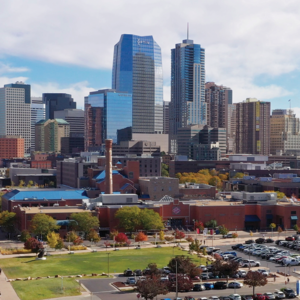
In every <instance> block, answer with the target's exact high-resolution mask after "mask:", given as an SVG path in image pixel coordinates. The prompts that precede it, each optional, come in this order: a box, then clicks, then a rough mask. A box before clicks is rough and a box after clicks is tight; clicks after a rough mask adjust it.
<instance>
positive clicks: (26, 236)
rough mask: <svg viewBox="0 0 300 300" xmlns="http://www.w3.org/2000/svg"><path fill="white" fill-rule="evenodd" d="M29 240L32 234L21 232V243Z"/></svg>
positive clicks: (26, 231) (25, 231)
mask: <svg viewBox="0 0 300 300" xmlns="http://www.w3.org/2000/svg"><path fill="white" fill-rule="evenodd" d="M29 238H31V235H30V232H29V231H28V230H23V231H22V232H21V236H20V241H22V242H24V243H25V242H26V241H27V240H28V239H29Z"/></svg>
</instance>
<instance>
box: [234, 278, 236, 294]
mask: <svg viewBox="0 0 300 300" xmlns="http://www.w3.org/2000/svg"><path fill="white" fill-rule="evenodd" d="M235 292H236V279H234V293H235Z"/></svg>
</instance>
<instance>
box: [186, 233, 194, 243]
mask: <svg viewBox="0 0 300 300" xmlns="http://www.w3.org/2000/svg"><path fill="white" fill-rule="evenodd" d="M185 239H186V241H187V242H189V243H192V242H193V241H194V239H193V238H192V237H191V236H190V235H189V236H187V237H186V238H185Z"/></svg>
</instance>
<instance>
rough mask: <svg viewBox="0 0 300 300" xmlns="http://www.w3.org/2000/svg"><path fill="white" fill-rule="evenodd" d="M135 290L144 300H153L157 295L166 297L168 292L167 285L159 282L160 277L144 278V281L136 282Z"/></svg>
mask: <svg viewBox="0 0 300 300" xmlns="http://www.w3.org/2000/svg"><path fill="white" fill-rule="evenodd" d="M136 290H137V292H138V293H140V295H141V298H144V299H145V300H148V299H153V298H154V297H156V296H157V295H166V294H167V293H168V292H169V291H168V288H167V285H166V284H165V283H164V282H161V280H160V277H153V278H151V277H146V279H144V280H138V282H137V284H136Z"/></svg>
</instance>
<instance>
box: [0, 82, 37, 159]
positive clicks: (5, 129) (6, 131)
mask: <svg viewBox="0 0 300 300" xmlns="http://www.w3.org/2000/svg"><path fill="white" fill-rule="evenodd" d="M30 116H31V99H30V85H29V84H25V83H23V82H22V81H17V82H16V83H15V84H13V83H12V84H6V85H4V87H3V88H0V135H1V136H7V135H8V136H21V137H22V138H23V139H24V140H25V143H24V144H25V148H24V153H30V147H31V119H30Z"/></svg>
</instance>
